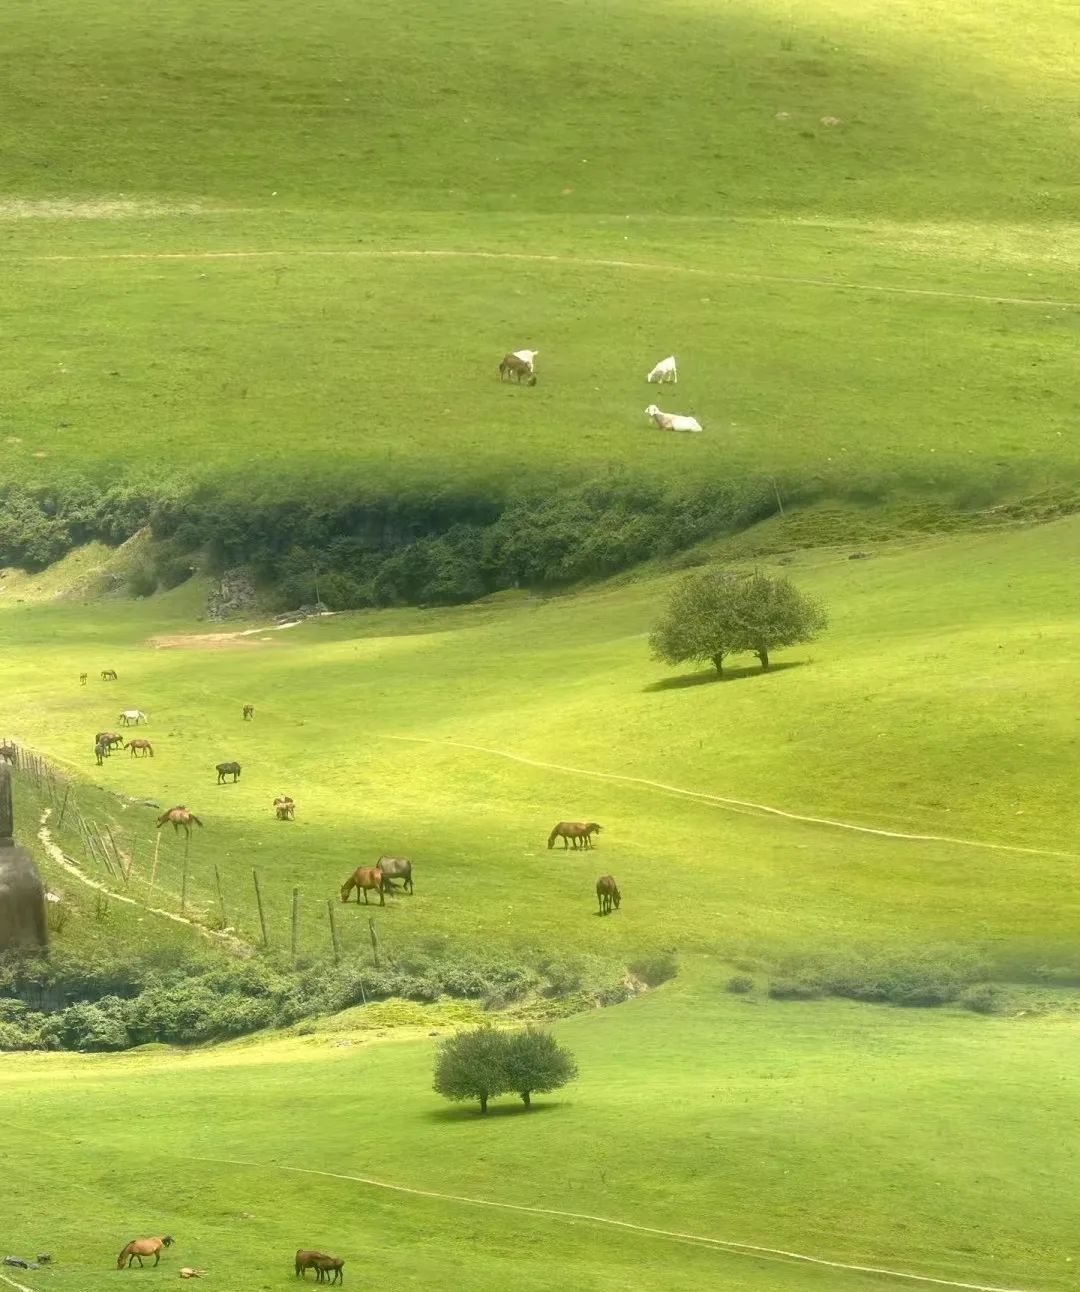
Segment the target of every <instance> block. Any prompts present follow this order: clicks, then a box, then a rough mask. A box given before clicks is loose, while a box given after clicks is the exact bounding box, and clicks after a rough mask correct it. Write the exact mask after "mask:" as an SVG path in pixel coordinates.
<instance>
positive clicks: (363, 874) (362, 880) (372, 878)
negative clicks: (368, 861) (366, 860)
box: [341, 866, 386, 906]
mask: <svg viewBox="0 0 1080 1292" xmlns="http://www.w3.org/2000/svg"><path fill="white" fill-rule="evenodd" d="M354 888H355V889H356V900H357V902H359V901H360V892H361V890H363V894H364V905H365V906H367V905H369V902H368V890H369V889H370V890H371V891H372V892H375V893H378V894H379V905H380V906H385V905H386V895H385V892H384V891H383V874H382V871H381V870H380V869H379V868H378V866H361V867H360V868H359V869H358V870H355V871H353V873H352V874H351V875H350V876H349V878H348V879H347V880H346V881H345V882H344V884H342V885H341V900H342V901H343V902H347V901H348V900H349V894H350V893H351V892H352V891H353V889H354Z"/></svg>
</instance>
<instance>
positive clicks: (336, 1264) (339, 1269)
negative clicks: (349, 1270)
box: [315, 1254, 345, 1283]
mask: <svg viewBox="0 0 1080 1292" xmlns="http://www.w3.org/2000/svg"><path fill="white" fill-rule="evenodd" d="M315 1270H316V1273H317V1277H316V1279H315V1282H316V1283H344V1282H345V1262H344V1261H343V1260H342V1259H341V1257H340V1256H323V1255H321V1254H320V1255H318V1256H316V1257H315ZM331 1274H332V1275H333V1278H331V1277H330V1276H331Z"/></svg>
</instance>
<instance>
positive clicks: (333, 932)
mask: <svg viewBox="0 0 1080 1292" xmlns="http://www.w3.org/2000/svg"><path fill="white" fill-rule="evenodd" d="M326 914H327V915H328V916H329V917H330V945H331V946H332V947H333V948H334V964H337V963H338V961H340V959H341V943H340V942H339V941H338V932H337V916H336V915H335V914H334V899H333V898H332V897H328V898H327V899H326Z"/></svg>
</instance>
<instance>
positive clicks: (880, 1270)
mask: <svg viewBox="0 0 1080 1292" xmlns="http://www.w3.org/2000/svg"><path fill="white" fill-rule="evenodd" d="M184 1160H185V1161H192V1162H204V1163H208V1162H213V1163H217V1164H218V1165H220V1166H251V1167H256V1168H257V1169H258V1170H262V1171H288V1172H290V1173H292V1174H295V1175H318V1176H322V1177H324V1178H325V1179H328V1180H349V1181H351V1182H353V1183H355V1184H363V1185H367V1186H368V1187H369V1188H372V1189H388V1190H390V1191H391V1192H393V1193H407V1194H410V1195H411V1196H413V1197H415V1198H434V1199H436V1200H437V1201H440V1202H456V1203H459V1204H461V1205H462V1206H468V1207H488V1208H494V1209H495V1210H498V1211H518V1212H524V1213H525V1214H526V1215H530V1216H553V1217H554V1218H555V1219H557V1220H570V1221H585V1222H587V1223H588V1224H593V1225H607V1226H609V1227H611V1228H614V1229H630V1230H633V1231H634V1232H636V1233H639V1234H649V1235H650V1236H651V1237H653V1238H666V1239H670V1240H671V1241H673V1242H678V1243H692V1244H694V1245H695V1246H700V1247H711V1248H713V1249H714V1250H717V1251H724V1252H728V1253H730V1254H731V1255H734V1256H750V1257H756V1258H758V1259H764V1260H776V1261H782V1262H784V1263H785V1264H786V1263H793V1264H804V1265H822V1266H825V1267H827V1268H828V1269H833V1270H848V1271H851V1272H852V1273H856V1274H877V1275H882V1276H884V1277H885V1278H892V1279H903V1280H906V1281H907V1282H910V1283H925V1284H932V1285H934V1286H936V1287H946V1288H962V1289H964V1292H1025V1289H1023V1288H1006V1287H1001V1286H999V1285H996V1284H987V1283H960V1282H957V1281H956V1280H955V1279H941V1278H934V1277H933V1276H932V1275H929V1274H911V1273H909V1272H907V1271H906V1270H894V1269H888V1268H886V1267H884V1266H880V1265H850V1264H848V1263H847V1262H845V1261H830V1260H827V1259H826V1258H825V1257H823V1256H809V1255H807V1254H806V1253H805V1252H792V1251H787V1250H785V1249H784V1248H782V1247H761V1246H758V1245H757V1244H755V1243H740V1242H736V1241H735V1240H734V1239H730V1238H709V1237H707V1236H706V1235H704V1234H688V1233H683V1232H682V1231H680V1230H677V1229H659V1228H656V1227H655V1226H653V1225H635V1224H634V1223H633V1222H632V1221H629V1220H612V1219H611V1218H610V1217H608V1216H593V1215H589V1214H588V1213H587V1212H580V1211H562V1210H559V1209H558V1208H555V1207H527V1206H525V1205H524V1204H522V1203H517V1202H495V1201H493V1200H492V1199H490V1198H469V1197H466V1196H464V1195H462V1194H456V1193H439V1192H437V1191H436V1190H434V1189H414V1188H412V1187H411V1186H409V1185H405V1184H389V1183H388V1182H387V1181H385V1180H375V1179H373V1178H372V1177H371V1176H367V1175H346V1174H345V1173H344V1172H338V1171H318V1170H315V1169H314V1168H312V1167H304V1166H283V1165H281V1164H280V1163H277V1162H249V1161H243V1160H234V1159H232V1158H227V1157H206V1158H203V1157H197V1158H186V1159H184Z"/></svg>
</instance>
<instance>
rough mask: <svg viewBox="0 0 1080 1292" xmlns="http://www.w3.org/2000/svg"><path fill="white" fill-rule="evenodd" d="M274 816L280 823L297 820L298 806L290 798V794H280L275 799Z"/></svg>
mask: <svg viewBox="0 0 1080 1292" xmlns="http://www.w3.org/2000/svg"><path fill="white" fill-rule="evenodd" d="M274 814H275V815H276V817H277V819H278V820H279V821H295V820H296V804H295V803H294V802H293V800H292V799H291V798H289V796H288V794H279V795H278V797H277V798H276V799H274Z"/></svg>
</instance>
